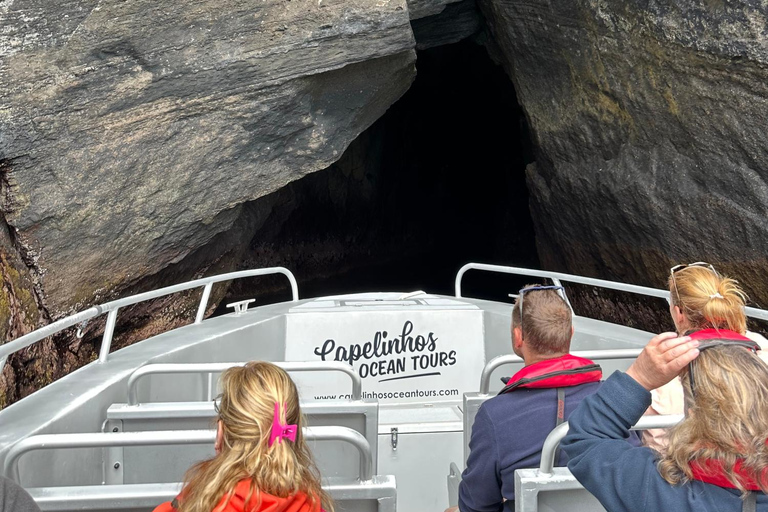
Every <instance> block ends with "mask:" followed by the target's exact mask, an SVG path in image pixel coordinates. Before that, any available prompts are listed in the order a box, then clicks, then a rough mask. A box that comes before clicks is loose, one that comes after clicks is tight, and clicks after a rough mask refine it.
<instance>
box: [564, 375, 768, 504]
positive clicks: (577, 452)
mask: <svg viewBox="0 0 768 512" xmlns="http://www.w3.org/2000/svg"><path fill="white" fill-rule="evenodd" d="M650 404H651V394H650V393H649V392H648V391H646V389H645V388H643V387H642V386H641V385H640V384H638V383H637V382H635V380H634V379H633V378H632V377H629V376H628V375H626V374H624V373H621V372H615V373H614V374H613V375H611V377H610V378H609V379H608V380H606V381H605V383H604V384H603V385H602V387H601V388H600V391H598V392H597V393H596V394H595V395H592V396H591V397H588V398H587V399H585V400H584V401H582V402H581V405H580V406H579V407H578V408H577V409H576V411H575V412H574V413H573V414H572V415H571V417H570V419H569V420H568V421H569V423H570V430H569V432H568V435H567V436H566V437H565V439H564V440H563V442H562V444H561V446H562V448H563V449H564V450H565V452H566V453H567V454H568V456H569V458H570V461H569V462H568V469H570V470H571V472H572V473H573V475H574V476H575V477H576V478H577V479H578V480H579V482H581V483H582V485H584V487H585V488H587V490H589V492H591V493H592V494H594V495H595V497H597V499H598V500H600V503H602V504H603V507H605V509H606V510H608V511H609V512H624V511H627V512H629V511H637V512H650V511H655V510H659V511H666V510H670V511H675V512H694V511H695V512H709V511H713V512H714V511H718V512H719V511H733V512H739V511H740V510H741V506H742V501H741V498H740V494H741V493H740V492H739V491H737V490H735V489H725V488H723V487H718V486H716V485H712V484H707V483H704V482H699V481H696V480H694V481H692V482H689V483H686V484H681V485H676V486H672V485H670V484H669V483H667V481H666V480H664V479H663V478H661V475H660V474H659V472H658V470H657V469H656V455H655V452H654V451H653V450H651V449H650V448H636V447H633V446H630V445H629V444H627V443H626V442H624V441H623V439H625V438H626V437H627V435H628V431H629V427H630V426H631V425H634V424H635V423H636V422H637V420H638V419H640V416H642V415H643V413H644V412H645V410H646V409H647V408H648V406H649V405H650ZM757 510H758V512H768V496H766V495H765V494H763V493H758V494H757Z"/></svg>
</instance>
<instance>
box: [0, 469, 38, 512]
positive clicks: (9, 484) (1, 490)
mask: <svg viewBox="0 0 768 512" xmlns="http://www.w3.org/2000/svg"><path fill="white" fill-rule="evenodd" d="M0 505H2V506H3V507H11V508H3V510H2V511H0V512H11V511H13V512H40V508H39V507H38V506H37V504H36V503H35V500H33V499H32V496H30V495H29V493H28V492H27V491H25V490H24V488H23V487H21V486H20V485H19V484H17V483H16V482H14V481H13V480H9V479H7V478H5V477H0Z"/></svg>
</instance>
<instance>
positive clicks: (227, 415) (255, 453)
mask: <svg viewBox="0 0 768 512" xmlns="http://www.w3.org/2000/svg"><path fill="white" fill-rule="evenodd" d="M221 387H222V390H223V393H222V397H221V403H220V405H219V420H220V422H221V426H222V430H223V442H222V449H221V452H220V453H219V454H217V455H216V456H215V457H213V458H212V459H209V460H206V461H203V462H200V463H199V464H197V465H195V466H193V467H192V468H191V469H190V470H189V471H188V472H187V475H186V477H185V484H184V487H183V489H182V491H181V494H180V496H179V507H178V510H179V512H213V511H214V509H215V507H216V506H217V504H218V503H219V502H220V501H221V499H222V498H226V503H228V502H229V500H230V499H231V498H232V496H233V495H234V492H235V487H236V486H237V484H238V483H239V482H240V481H242V480H246V479H250V481H251V487H250V491H249V493H248V496H247V497H246V502H247V503H249V502H252V503H254V504H255V506H259V505H260V503H261V495H260V494H261V493H262V492H264V493H267V494H271V495H273V496H278V497H280V498H286V497H288V496H292V495H294V494H296V493H298V492H303V493H304V494H306V495H307V498H308V499H309V500H310V501H311V502H312V503H313V504H316V503H318V502H319V506H321V507H322V508H324V509H325V510H326V511H328V512H333V503H332V501H331V499H330V497H329V496H328V495H327V494H326V493H325V491H323V489H322V488H321V486H320V476H319V473H318V471H317V468H316V467H315V464H314V461H313V459H312V454H311V452H310V451H309V448H308V447H307V444H306V442H305V440H304V434H303V431H302V428H303V427H304V425H305V420H304V417H303V416H302V414H301V410H300V409H299V396H298V392H297V390H296V385H295V384H294V383H293V381H292V380H291V378H290V377H289V376H288V374H287V373H286V372H285V371H284V370H283V369H281V368H279V367H278V366H275V365H273V364H271V363H267V362H262V361H256V362H250V363H248V364H246V365H245V366H242V367H235V368H230V369H228V370H227V371H225V372H224V373H223V374H222V376H221ZM275 403H277V404H285V407H282V406H281V407H279V411H280V412H279V415H280V421H281V423H284V424H295V425H296V426H297V432H296V441H295V442H293V441H289V440H287V439H279V440H276V441H275V442H274V443H273V444H272V446H269V436H270V432H271V429H272V423H273V418H274V413H275Z"/></svg>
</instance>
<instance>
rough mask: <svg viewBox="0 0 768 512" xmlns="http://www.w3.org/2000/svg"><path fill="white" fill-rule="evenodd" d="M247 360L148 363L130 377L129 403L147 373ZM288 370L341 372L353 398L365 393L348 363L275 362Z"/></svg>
mask: <svg viewBox="0 0 768 512" xmlns="http://www.w3.org/2000/svg"><path fill="white" fill-rule="evenodd" d="M245 364H246V362H238V363H168V364H148V365H146V366H142V367H141V368H139V369H137V370H136V371H134V372H133V373H132V374H131V376H130V377H129V378H128V405H138V403H139V397H138V390H137V386H138V382H139V380H141V379H142V378H144V377H146V376H147V375H162V374H166V375H167V374H185V373H217V372H223V371H224V370H227V369H229V368H232V367H234V366H243V365H245ZM274 364H275V365H277V366H279V367H280V368H282V369H283V370H285V371H287V372H341V373H344V374H346V375H348V376H349V378H350V379H351V380H352V399H353V400H360V399H361V397H362V393H363V381H362V379H361V378H360V375H358V374H357V372H356V371H355V370H354V369H353V368H352V367H351V366H350V365H348V364H346V363H340V362H336V361H306V362H304V361H301V362H285V361H279V362H275V363H274Z"/></svg>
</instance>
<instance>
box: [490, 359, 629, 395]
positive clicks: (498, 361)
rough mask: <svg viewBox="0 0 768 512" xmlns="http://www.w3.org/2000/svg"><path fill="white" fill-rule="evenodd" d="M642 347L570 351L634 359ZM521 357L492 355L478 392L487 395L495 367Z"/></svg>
mask: <svg viewBox="0 0 768 512" xmlns="http://www.w3.org/2000/svg"><path fill="white" fill-rule="evenodd" d="M642 351H643V349H642V348H619V349H605V350H581V351H575V352H571V355H572V356H576V357H583V358H585V359H592V360H593V361H599V360H605V359H636V358H637V356H639V355H640V352H642ZM522 362H523V358H522V357H520V356H516V355H512V354H509V355H504V356H498V357H494V358H493V359H491V360H490V361H488V362H487V363H486V364H485V366H484V367H483V372H482V373H481V374H480V394H481V395H487V394H488V392H489V389H490V387H491V374H492V373H493V372H494V370H496V369H497V368H499V367H501V366H504V365H505V364H515V363H522Z"/></svg>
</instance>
